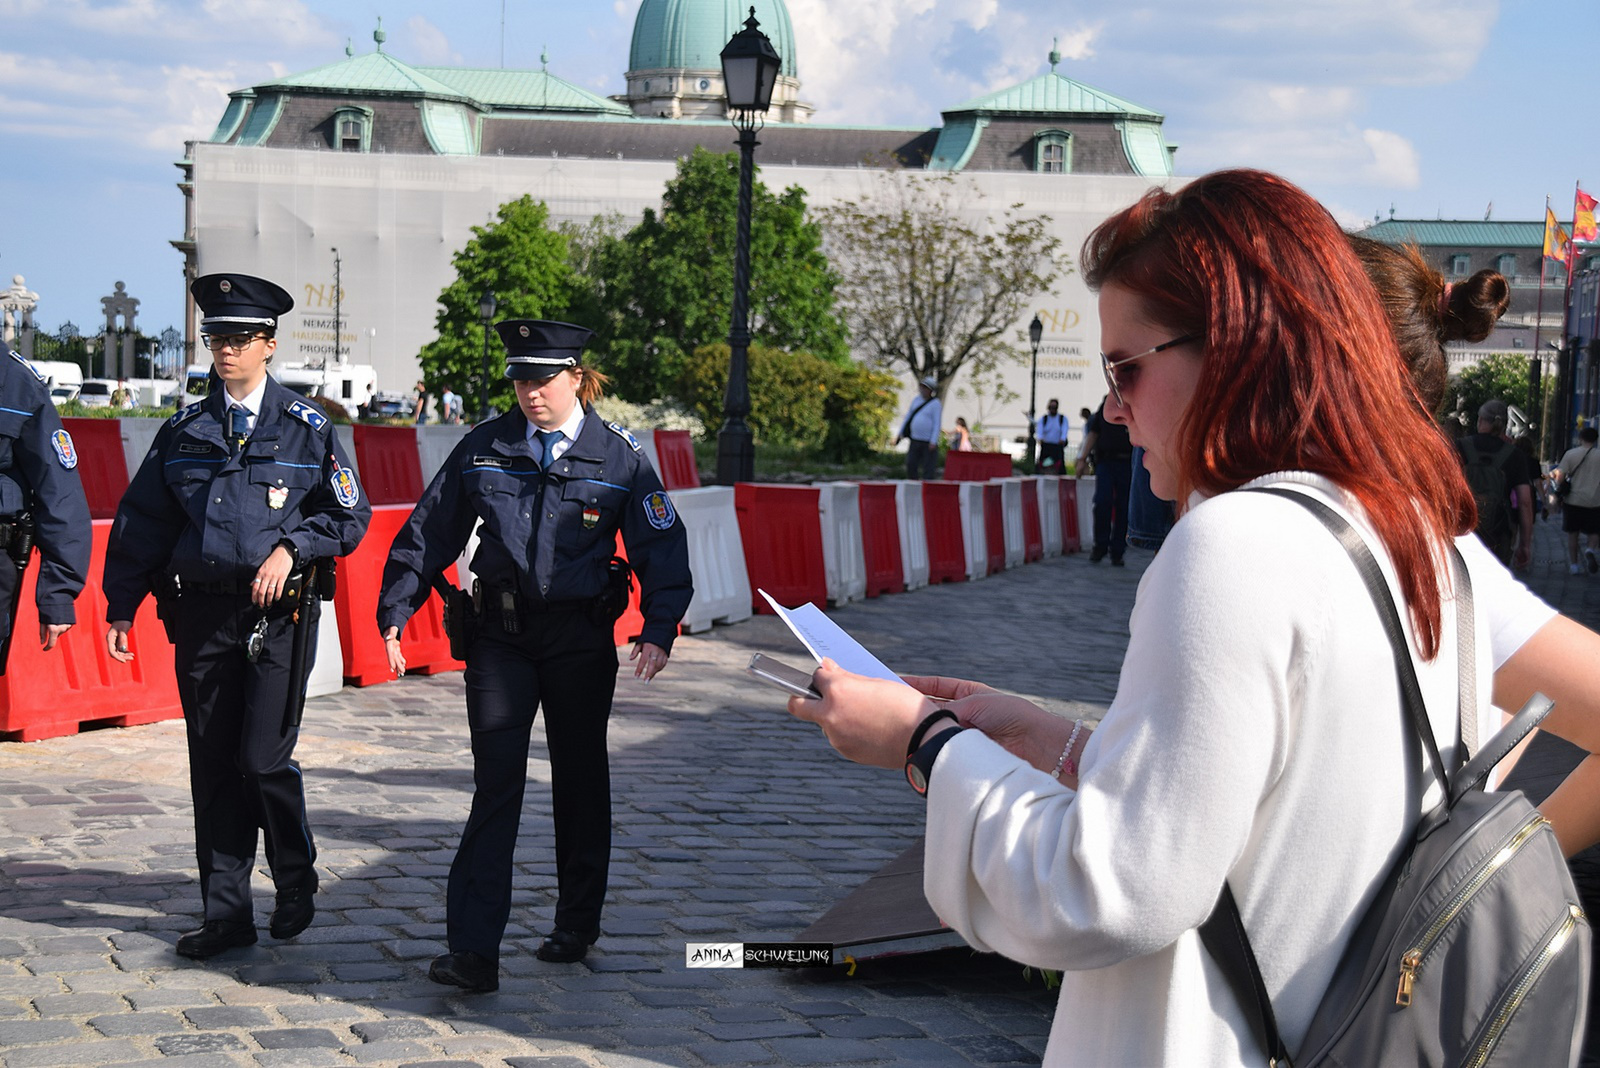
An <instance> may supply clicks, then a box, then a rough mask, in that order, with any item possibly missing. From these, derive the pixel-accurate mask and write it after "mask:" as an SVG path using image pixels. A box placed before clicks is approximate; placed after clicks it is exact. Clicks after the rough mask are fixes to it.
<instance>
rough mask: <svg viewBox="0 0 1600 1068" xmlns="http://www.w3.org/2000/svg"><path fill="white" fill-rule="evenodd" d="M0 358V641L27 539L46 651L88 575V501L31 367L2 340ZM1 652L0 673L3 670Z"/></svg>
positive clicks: (6, 635) (74, 455)
mask: <svg viewBox="0 0 1600 1068" xmlns="http://www.w3.org/2000/svg"><path fill="white" fill-rule="evenodd" d="M5 352H6V355H7V356H8V357H10V358H9V359H0V552H3V553H5V554H6V555H7V556H10V557H11V562H9V563H8V562H6V561H5V560H0V648H3V649H5V650H6V651H9V650H10V645H11V637H12V635H11V627H12V625H13V623H14V622H15V620H14V619H13V618H12V617H13V615H14V614H15V610H16V604H17V598H18V596H20V594H21V587H22V570H23V568H25V567H26V566H27V564H28V545H29V543H30V541H31V542H32V544H34V545H37V546H38V548H39V578H38V582H37V583H36V587H35V593H34V601H35V603H36V604H37V605H38V606H39V642H40V644H42V645H43V646H44V648H45V650H46V651H48V650H50V649H54V648H55V645H56V640H57V639H58V638H60V637H61V635H62V634H64V633H66V632H67V631H68V630H69V629H71V627H72V624H73V623H74V622H75V621H76V619H77V616H76V614H75V612H74V610H73V607H72V602H73V601H74V600H76V599H77V596H78V594H79V593H81V592H82V591H83V583H84V581H85V579H87V578H88V575H89V548H90V541H91V526H90V521H89V502H88V500H87V499H85V497H84V495H83V482H82V481H81V480H80V479H79V478H78V451H77V449H76V448H74V446H73V444H72V435H70V434H68V433H67V432H66V430H65V429H63V428H62V426H61V417H60V416H59V415H57V414H56V406H55V405H54V404H53V403H51V400H50V389H49V387H48V386H47V385H46V384H45V380H44V378H43V377H42V376H41V375H40V374H39V372H38V371H36V370H34V369H33V368H32V367H30V366H29V365H28V364H27V362H26V361H24V360H23V358H22V357H21V356H20V355H18V354H17V353H15V352H12V351H11V349H10V348H9V347H8V348H6V350H5ZM5 668H6V665H5V660H4V658H3V656H0V674H4V673H5Z"/></svg>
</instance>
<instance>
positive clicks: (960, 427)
mask: <svg viewBox="0 0 1600 1068" xmlns="http://www.w3.org/2000/svg"><path fill="white" fill-rule="evenodd" d="M950 451H951V452H971V451H972V431H971V430H969V429H967V421H966V419H965V418H964V417H962V416H959V415H958V416H956V425H955V429H954V430H952V431H950Z"/></svg>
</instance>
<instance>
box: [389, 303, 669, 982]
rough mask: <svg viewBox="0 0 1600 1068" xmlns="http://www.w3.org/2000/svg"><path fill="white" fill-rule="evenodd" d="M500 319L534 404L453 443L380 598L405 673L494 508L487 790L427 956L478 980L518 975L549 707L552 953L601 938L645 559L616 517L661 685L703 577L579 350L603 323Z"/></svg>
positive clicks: (477, 718) (484, 535)
mask: <svg viewBox="0 0 1600 1068" xmlns="http://www.w3.org/2000/svg"><path fill="white" fill-rule="evenodd" d="M495 329H496V330H498V331H499V333H500V338H501V340H502V341H503V342H504V343H505V347H506V352H507V358H506V377H507V378H510V379H512V380H513V382H514V384H515V386H516V391H517V404H518V407H517V408H516V409H515V410H513V411H510V412H507V413H506V414H505V415H502V416H500V417H499V418H497V419H493V420H490V421H489V422H487V423H484V424H482V425H480V426H478V427H476V428H474V429H473V430H472V431H471V432H470V433H469V434H468V435H467V436H466V437H465V438H464V439H463V440H462V441H461V443H460V444H459V445H458V446H457V447H456V449H455V451H454V452H452V453H451V454H450V457H449V459H447V460H446V461H445V463H444V466H443V467H442V468H441V469H440V470H439V473H438V475H437V476H435V477H434V480H433V482H432V484H431V485H429V486H428V489H427V491H426V492H425V493H424V494H423V496H422V500H421V501H420V502H419V503H418V504H417V507H416V510H415V511H414V512H413V513H412V515H411V519H410V521H409V522H408V523H407V524H406V525H405V526H404V527H403V528H402V529H401V531H400V533H399V534H398V535H396V537H395V539H394V546H393V548H392V549H391V550H390V552H389V560H388V563H387V565H386V566H385V567H384V571H383V592H382V593H381V594H380V596H379V601H378V626H379V628H380V629H381V630H382V632H383V635H384V638H385V641H386V644H387V648H388V651H389V663H390V666H391V667H392V668H393V669H394V671H395V673H396V674H401V673H403V672H404V671H405V658H404V656H403V655H401V652H400V629H401V627H403V626H404V625H405V623H406V621H407V620H408V619H410V618H411V616H412V615H413V614H414V613H415V612H416V611H417V609H419V608H421V607H422V604H423V602H424V601H426V600H427V599H428V591H429V589H430V587H431V586H432V585H433V584H434V583H436V582H437V581H438V576H439V574H440V573H441V572H442V571H443V570H444V568H446V567H447V566H449V565H450V564H451V563H453V562H454V561H455V559H456V557H457V556H459V555H460V554H461V551H462V549H463V547H464V546H465V545H466V543H467V538H468V536H469V535H470V534H471V533H472V530H473V527H474V526H475V525H477V524H478V523H479V521H480V520H481V521H482V525H481V526H479V528H478V538H479V541H478V548H477V552H476V554H475V555H474V556H473V559H472V570H473V573H474V574H475V575H476V576H477V578H476V581H475V582H474V589H473V591H472V593H473V596H472V602H473V606H474V607H473V610H472V621H471V624H472V628H473V631H474V637H473V638H472V640H471V643H470V645H467V646H466V647H465V652H466V662H467V671H466V685H467V722H468V724H469V726H470V727H471V731H472V760H473V782H474V784H475V786H476V790H475V792H474V793H473V797H472V812H471V815H470V816H469V817H468V819H467V826H466V829H465V830H464V831H463V833H462V836H461V847H460V849H459V850H458V851H457V853H456V859H455V862H454V863H453V864H452V865H451V866H450V886H449V896H448V908H447V919H448V931H449V946H450V952H449V953H447V954H445V955H444V956H442V957H439V958H438V959H437V960H435V961H434V962H433V965H432V967H431V968H430V969H429V972H428V974H429V976H430V977H431V978H432V979H433V980H434V981H436V982H440V983H447V984H451V985H454V986H460V987H465V988H466V989H467V990H469V991H474V992H476V991H486V990H494V989H496V988H497V987H498V986H499V983H500V981H499V956H500V939H501V936H502V935H503V934H504V932H505V927H506V921H507V919H508V917H509V916H510V912H511V878H512V853H513V851H514V850H515V848H516V843H517V827H518V822H519V820H520V818H521V815H522V797H523V791H524V789H525V787H526V784H527V771H528V737H529V733H530V731H531V728H532V726H533V718H534V714H535V712H536V711H537V710H538V709H539V708H540V707H541V706H542V707H543V708H544V713H545V724H544V725H545V735H546V738H547V740H548V742H549V746H550V773H551V780H552V783H551V795H552V796H551V800H552V806H553V809H554V813H553V814H554V819H555V834H556V873H557V880H558V882H559V886H560V894H559V897H558V900H557V902H556V910H555V930H553V931H551V932H550V934H549V935H548V936H547V937H546V938H545V939H544V941H543V943H542V944H541V945H540V946H539V949H538V951H537V956H538V957H539V958H540V959H541V960H546V961H556V962H570V961H576V960H581V959H582V958H583V956H584V955H585V954H586V953H587V952H588V949H589V946H590V945H591V944H592V943H593V942H594V941H595V940H596V939H597V938H598V937H599V935H600V911H601V908H602V906H603V905H604V903H605V895H606V872H607V867H608V863H609V860H610V854H611V780H610V765H609V763H608V760H607V756H606V721H607V719H608V717H609V716H610V714H611V696H612V692H613V690H614V689H615V687H616V677H617V652H616V647H615V645H614V638H613V634H612V628H613V625H614V622H615V620H616V617H617V616H618V615H620V614H621V611H622V609H623V607H625V605H626V603H627V597H628V585H627V583H628V578H627V572H626V570H625V568H623V567H620V566H614V565H613V560H612V553H613V551H614V549H615V546H616V535H617V531H618V530H619V529H620V530H621V532H622V538H623V542H624V544H625V545H626V546H627V551H628V559H629V560H630V561H631V562H632V566H633V567H634V569H636V570H637V571H638V574H639V579H640V586H641V590H642V596H641V602H640V607H641V609H642V611H643V613H644V618H645V622H644V628H643V631H642V632H641V635H640V638H639V641H638V643H637V644H635V645H634V647H633V652H632V654H631V656H630V659H633V660H635V661H637V666H636V667H635V669H634V675H635V676H636V677H639V678H643V679H644V680H645V681H646V682H648V681H649V680H650V678H651V677H652V676H654V675H655V674H656V672H658V671H660V670H661V668H662V667H663V666H664V665H665V664H666V662H667V656H668V652H669V651H670V650H671V648H672V640H673V638H674V637H675V636H676V634H677V624H678V621H679V620H680V619H682V618H683V614H684V612H685V611H687V610H688V607H689V600H690V598H691V596H692V594H693V590H692V588H691V586H690V578H689V554H688V542H687V538H686V535H685V533H684V528H683V523H682V521H681V520H679V519H678V517H677V513H676V512H675V511H674V509H673V506H672V502H671V500H670V499H668V497H667V495H666V493H665V491H664V490H663V489H662V487H661V481H660V479H658V478H657V477H656V473H655V471H654V469H652V468H651V466H650V463H649V461H648V460H646V459H645V457H644V455H643V453H642V452H641V451H640V447H639V443H638V442H637V441H635V440H634V439H633V436H632V435H631V434H629V433H628V432H627V431H626V430H623V429H622V428H621V427H619V426H617V425H615V424H614V423H607V422H605V421H604V420H602V419H601V418H600V417H599V416H597V415H595V413H594V409H593V408H592V407H591V405H592V403H593V401H594V400H595V399H596V398H597V397H598V396H599V395H600V391H601V388H602V386H603V385H604V383H605V377H604V376H603V375H601V374H600V373H599V372H597V371H594V370H592V369H589V368H585V367H583V366H582V365H581V364H580V362H579V356H580V354H581V353H582V351H583V346H584V343H585V342H586V341H587V340H588V339H589V337H590V331H588V330H586V329H584V328H583V327H580V326H572V325H570V324H568V323H557V322H547V321H542V320H518V321H509V322H503V323H499V324H497V325H496V327H495ZM619 598H620V599H619Z"/></svg>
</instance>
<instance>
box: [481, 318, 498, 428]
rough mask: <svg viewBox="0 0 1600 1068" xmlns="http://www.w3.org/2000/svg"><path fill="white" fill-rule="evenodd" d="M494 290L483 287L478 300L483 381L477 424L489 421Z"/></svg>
mask: <svg viewBox="0 0 1600 1068" xmlns="http://www.w3.org/2000/svg"><path fill="white" fill-rule="evenodd" d="M494 309H495V299H494V290H492V289H490V288H489V287H488V286H485V287H484V290H483V296H481V297H479V298H478V315H479V317H480V318H482V319H483V380H482V388H481V389H480V390H479V391H478V422H480V423H487V422H488V421H489V327H490V325H491V324H492V323H493V322H494Z"/></svg>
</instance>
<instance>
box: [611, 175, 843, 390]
mask: <svg viewBox="0 0 1600 1068" xmlns="http://www.w3.org/2000/svg"><path fill="white" fill-rule="evenodd" d="M738 195H739V156H738V154H737V153H732V152H730V153H727V154H725V155H717V154H714V153H710V152H707V151H705V150H704V149H700V148H697V149H695V151H694V153H693V154H692V155H690V156H689V157H687V158H685V159H681V160H679V161H678V173H677V175H676V176H675V177H674V178H673V179H672V180H671V181H669V182H668V183H667V187H666V191H665V193H664V195H663V197H662V202H661V210H660V211H659V212H657V211H655V210H653V209H646V211H645V213H644V218H643V220H641V221H640V222H639V224H638V225H637V226H635V227H633V229H632V230H630V231H629V232H628V233H627V234H626V235H625V236H624V237H621V238H616V237H614V236H610V235H607V234H605V233H604V232H603V229H604V228H603V227H600V228H599V229H600V230H601V231H602V232H600V233H597V234H595V235H593V239H592V242H591V245H590V246H589V247H588V248H586V250H585V256H586V258H587V262H588V264H589V277H590V281H591V284H592V285H593V291H594V297H595V300H596V302H597V303H598V304H599V306H600V307H601V309H602V311H603V326H602V331H601V332H602V337H601V339H600V345H599V347H600V348H601V349H602V350H603V351H604V352H605V357H604V360H603V366H604V368H605V370H606V371H607V372H608V373H610V374H611V375H612V380H613V387H614V388H615V390H616V391H617V393H618V394H619V395H620V396H622V397H623V398H624V399H627V400H652V399H655V398H657V397H661V396H664V395H667V394H668V393H670V392H671V391H673V390H674V389H676V388H677V387H678V386H679V384H680V383H681V382H682V380H683V372H684V369H685V368H686V366H687V365H688V363H689V361H690V358H691V357H692V355H693V353H694V352H695V350H696V349H699V348H701V347H702V346H704V345H707V344H711V343H714V342H717V341H721V340H723V339H725V338H726V337H727V334H728V327H729V320H730V315H731V311H732V305H733V245H734V237H735V226H736V221H737V219H736V216H737V212H738ZM837 284H838V277H837V276H836V275H835V274H834V272H833V270H832V268H831V267H829V265H828V260H827V257H826V256H825V255H824V254H823V252H822V231H821V229H820V228H819V227H818V226H817V224H816V223H814V222H813V221H811V219H810V218H809V217H808V215H807V213H806V204H805V192H804V191H803V190H801V189H799V188H797V187H790V188H789V189H786V190H784V192H783V193H782V194H780V195H776V196H775V195H773V193H772V192H771V191H770V190H768V189H767V187H766V186H765V185H764V184H762V183H761V182H760V181H757V182H756V183H755V185H754V190H753V199H752V213H751V225H750V333H751V336H752V339H753V340H754V341H756V342H759V343H761V344H763V345H767V346H770V347H775V348H782V349H798V350H804V351H807V352H810V353H814V354H815V355H817V356H820V357H822V358H824V359H827V360H831V361H834V362H842V361H845V360H848V359H849V345H848V340H847V335H846V333H845V328H844V325H843V323H842V322H840V320H839V318H838V316H837V315H836V314H835V312H834V306H833V291H834V287H835V286H836V285H837ZM681 399H682V400H684V401H685V402H686V403H690V404H693V403H695V402H696V398H694V397H681ZM718 404H719V406H720V398H718Z"/></svg>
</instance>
